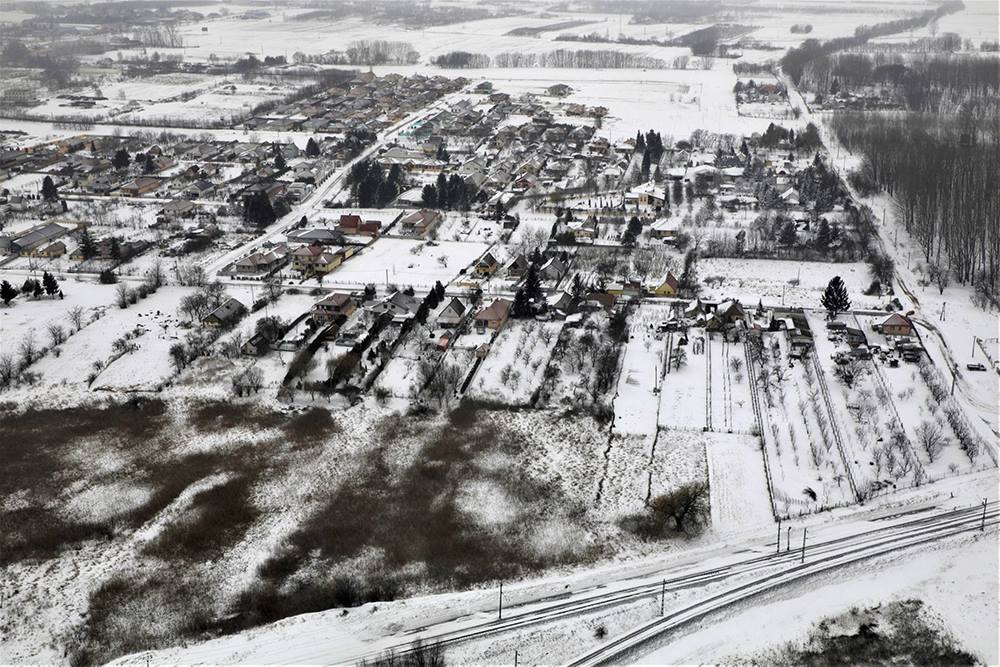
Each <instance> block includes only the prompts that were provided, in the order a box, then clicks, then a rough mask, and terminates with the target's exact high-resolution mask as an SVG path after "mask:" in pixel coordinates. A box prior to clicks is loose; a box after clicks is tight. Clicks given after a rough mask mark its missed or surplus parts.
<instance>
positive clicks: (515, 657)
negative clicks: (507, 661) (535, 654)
mask: <svg viewBox="0 0 1000 667" xmlns="http://www.w3.org/2000/svg"><path fill="white" fill-rule="evenodd" d="M514 667H517V649H514Z"/></svg>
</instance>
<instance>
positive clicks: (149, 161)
mask: <svg viewBox="0 0 1000 667" xmlns="http://www.w3.org/2000/svg"><path fill="white" fill-rule="evenodd" d="M154 171H156V163H155V162H153V156H152V155H150V154H149V153H146V155H144V156H143V158H142V173H144V174H152V173H153V172H154Z"/></svg>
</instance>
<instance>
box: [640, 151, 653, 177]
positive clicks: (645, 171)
mask: <svg viewBox="0 0 1000 667" xmlns="http://www.w3.org/2000/svg"><path fill="white" fill-rule="evenodd" d="M650 159H651V158H650V154H649V151H648V150H647V151H646V152H645V153H643V154H642V167H640V170H639V171H640V173H641V174H642V177H643V178H644V179H646V178H649V165H650Z"/></svg>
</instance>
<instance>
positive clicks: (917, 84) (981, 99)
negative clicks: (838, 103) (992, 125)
mask: <svg viewBox="0 0 1000 667" xmlns="http://www.w3.org/2000/svg"><path fill="white" fill-rule="evenodd" d="M799 84H800V85H801V86H802V87H803V88H805V89H807V90H812V91H813V92H815V93H817V95H825V94H835V93H837V92H839V91H849V90H858V89H859V88H862V87H867V86H882V87H888V88H890V89H892V90H894V91H895V93H896V95H895V97H897V98H898V99H899V101H900V103H901V105H905V107H906V108H907V109H910V110H911V111H934V112H938V113H954V112H956V111H957V110H958V107H959V106H960V105H962V104H967V103H969V102H970V101H971V100H977V101H978V103H979V104H980V105H982V104H987V105H990V106H994V107H995V106H996V99H997V94H998V92H1000V62H998V61H997V60H996V59H995V58H982V57H978V56H975V55H958V54H951V53H942V54H927V55H917V56H903V55H899V54H891V53H836V54H831V55H827V56H821V57H819V58H817V59H815V60H813V61H811V62H810V63H808V64H807V65H806V66H805V69H804V70H803V73H802V77H801V80H800V82H799Z"/></svg>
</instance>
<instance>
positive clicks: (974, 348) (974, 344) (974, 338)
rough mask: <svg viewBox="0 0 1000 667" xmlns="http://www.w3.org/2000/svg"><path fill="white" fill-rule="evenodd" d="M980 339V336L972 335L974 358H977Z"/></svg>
mask: <svg viewBox="0 0 1000 667" xmlns="http://www.w3.org/2000/svg"><path fill="white" fill-rule="evenodd" d="M978 340H979V336H973V337H972V358H973V359H975V358H976V342H977V341H978Z"/></svg>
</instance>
